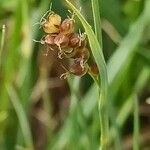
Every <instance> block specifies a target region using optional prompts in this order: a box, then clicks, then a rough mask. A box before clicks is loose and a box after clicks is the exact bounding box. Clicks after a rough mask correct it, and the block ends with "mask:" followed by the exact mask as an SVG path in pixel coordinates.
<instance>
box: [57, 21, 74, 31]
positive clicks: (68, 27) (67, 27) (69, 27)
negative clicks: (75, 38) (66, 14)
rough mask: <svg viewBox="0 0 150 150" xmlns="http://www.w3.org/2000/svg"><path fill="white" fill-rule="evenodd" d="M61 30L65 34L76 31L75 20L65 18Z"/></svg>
mask: <svg viewBox="0 0 150 150" xmlns="http://www.w3.org/2000/svg"><path fill="white" fill-rule="evenodd" d="M60 32H61V33H63V34H71V33H73V32H74V20H73V19H65V20H64V21H63V22H62V23H61V25H60Z"/></svg>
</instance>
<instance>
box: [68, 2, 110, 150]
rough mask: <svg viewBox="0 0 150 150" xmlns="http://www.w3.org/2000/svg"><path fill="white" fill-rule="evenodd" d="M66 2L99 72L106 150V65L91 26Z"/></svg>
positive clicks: (104, 145) (103, 147) (102, 124)
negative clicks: (85, 36) (77, 22)
mask: <svg viewBox="0 0 150 150" xmlns="http://www.w3.org/2000/svg"><path fill="white" fill-rule="evenodd" d="M66 2H67V3H68V5H69V6H70V7H71V8H72V10H73V11H74V12H75V13H76V15H77V16H78V18H79V20H80V21H81V23H82V25H83V27H84V28H85V32H86V34H87V37H88V40H89V44H90V47H91V51H92V54H93V56H94V58H95V61H96V63H97V66H98V69H99V72H100V79H101V83H100V81H99V87H101V90H100V99H99V112H100V123H101V149H102V150H103V149H106V147H107V146H108V112H107V111H108V110H107V109H108V108H107V87H108V82H107V70H106V64H105V60H104V56H103V53H102V49H101V47H100V44H99V42H98V40H97V38H96V36H95V34H94V32H93V30H92V28H91V26H90V25H89V24H88V22H87V21H86V20H85V19H84V17H83V16H82V15H81V14H80V12H79V11H78V10H77V9H76V8H75V7H74V6H73V5H72V4H71V3H70V2H69V1H68V0H66Z"/></svg>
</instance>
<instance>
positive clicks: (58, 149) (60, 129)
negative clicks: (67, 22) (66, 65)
mask: <svg viewBox="0 0 150 150" xmlns="http://www.w3.org/2000/svg"><path fill="white" fill-rule="evenodd" d="M51 2H52V4H53V6H52V10H54V11H56V13H58V14H60V15H61V16H62V17H63V18H64V17H66V16H67V15H68V14H69V12H68V11H67V10H68V9H71V10H73V11H74V12H75V14H76V17H75V20H76V23H77V25H78V26H80V28H81V29H83V30H85V32H86V34H87V37H88V42H89V49H90V51H91V57H92V59H94V60H95V61H96V63H97V66H98V69H99V72H100V75H99V77H98V79H95V81H96V82H95V81H91V80H90V78H91V77H89V76H88V75H86V76H84V77H82V79H81V78H80V77H74V76H71V77H70V78H68V87H69V89H68V88H65V87H63V88H64V89H61V90H64V91H67V93H68V94H66V95H65V97H66V99H69V101H70V103H69V104H68V105H69V106H68V105H67V107H66V106H65V109H64V104H62V102H59V104H58V105H59V106H58V107H57V108H54V103H56V102H55V101H54V100H56V99H54V98H53V95H54V93H55V94H56V93H59V92H58V91H57V90H50V89H49V87H48V86H50V85H49V84H50V83H51V82H50V81H49V80H51V78H49V76H50V75H49V70H50V69H49V67H51V64H52V61H53V60H52V59H51V58H49V57H48V59H46V57H42V55H43V53H44V52H45V50H42V48H43V49H45V47H42V46H41V45H40V44H39V43H34V42H33V39H40V38H41V30H40V29H39V27H38V26H33V25H34V24H35V23H36V22H38V21H39V20H40V18H41V17H42V15H43V14H44V13H45V12H46V11H47V10H48V9H49V6H50V3H51ZM0 4H1V5H0V9H1V11H0V83H1V84H0V149H2V150H13V149H26V150H27V149H30V150H31V149H33V147H34V146H35V145H36V144H37V143H36V142H37V141H36V139H39V138H40V136H41V137H42V138H41V139H42V140H40V142H41V143H40V144H41V145H42V146H43V147H42V148H41V149H47V150H51V149H52V150H62V149H66V150H70V149H71V150H91V149H93V150H97V149H99V147H101V149H102V150H103V149H110V148H108V147H107V146H108V140H109V144H110V147H111V149H113V150H120V149H123V148H124V149H125V148H126V147H125V146H126V140H125V138H124V137H126V136H128V135H131V134H132V135H133V136H132V138H129V139H128V140H129V141H131V145H130V147H128V149H129V148H131V149H132V147H133V149H134V150H138V149H144V148H145V149H146V148H147V149H149V146H147V145H148V144H147V143H146V144H147V145H146V144H145V145H144V144H143V143H142V141H141V142H139V141H140V140H141V139H140V136H141V133H142V132H143V131H144V130H143V128H142V127H143V126H145V127H147V126H148V125H147V124H144V122H142V119H143V118H142V119H141V114H140V111H139V110H140V108H141V107H142V105H143V103H144V104H145V98H147V97H146V95H149V94H150V93H149V92H150V90H149V89H150V85H149V84H148V81H149V80H150V69H149V68H150V51H149V49H150V42H149V41H150V34H149V33H150V28H149V26H150V9H149V8H150V1H149V0H145V1H142V0H139V1H134V0H125V1H119V0H107V1H105V0H101V1H98V0H91V1H90V0H77V1H73V0H70V1H69V0H66V1H64V0H57V1H56V0H51V1H50V0H43V1H42V0H41V1H34V0H24V1H23V0H16V1H14V0H11V1H4V0H0ZM68 4H69V5H68ZM80 7H81V12H80V11H79V10H80ZM91 14H92V15H91ZM103 29H104V30H103ZM113 29H115V32H114V30H113ZM116 34H117V35H119V36H120V37H121V41H120V42H119V43H114V41H117V40H116V39H113V38H115V37H117V35H116ZM112 35H113V36H112ZM112 37H113V38H112ZM41 47H42V48H41ZM104 56H105V57H106V58H107V62H105V59H104ZM43 60H44V61H43ZM43 62H44V67H43V66H42V65H41V64H42V63H43ZM45 62H46V63H45ZM47 64H48V65H47ZM89 80H90V81H89ZM83 81H84V82H83ZM52 82H54V84H52V87H53V86H56V89H57V86H59V84H61V83H57V81H56V82H55V79H54V80H52ZM60 82H61V81H60ZM57 84H58V85H57ZM90 84H91V86H89V85H90ZM97 85H98V87H97ZM82 91H84V92H82ZM53 92H54V93H53ZM60 93H61V92H60ZM69 93H70V96H69ZM56 95H57V94H56ZM143 95H144V96H143ZM143 97H144V98H143ZM39 101H40V103H39ZM61 101H64V99H63V98H62V99H61ZM65 102H66V101H65ZM66 103H67V102H66ZM66 103H65V104H66ZM34 107H36V108H38V109H35V108H34ZM66 108H67V109H66ZM55 109H56V116H57V117H56V116H55V115H54V114H53V110H55ZM66 110H67V111H66ZM32 115H33V116H34V117H35V116H36V117H35V118H36V119H37V120H38V121H39V122H40V123H41V126H42V127H41V128H44V130H41V128H38V129H36V128H33V122H34V121H35V119H33V118H34V117H33V116H32ZM108 121H109V128H108ZM34 127H35V126H34ZM37 127H39V126H38V124H37ZM132 130H133V132H132ZM38 132H39V134H38ZM147 132H148V131H147ZM44 135H45V136H44ZM108 137H109V138H108ZM100 138H101V140H99V139H100ZM45 139H46V140H45ZM36 146H37V145H36Z"/></svg>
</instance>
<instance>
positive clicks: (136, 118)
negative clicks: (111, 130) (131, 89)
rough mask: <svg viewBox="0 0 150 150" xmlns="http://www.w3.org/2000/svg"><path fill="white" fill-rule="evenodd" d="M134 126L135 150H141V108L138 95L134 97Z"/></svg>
mask: <svg viewBox="0 0 150 150" xmlns="http://www.w3.org/2000/svg"><path fill="white" fill-rule="evenodd" d="M133 114H134V124H133V126H134V127H133V128H134V129H133V130H134V131H133V150H139V149H140V148H139V142H140V140H139V106H138V99H137V95H136V94H135V95H134V112H133Z"/></svg>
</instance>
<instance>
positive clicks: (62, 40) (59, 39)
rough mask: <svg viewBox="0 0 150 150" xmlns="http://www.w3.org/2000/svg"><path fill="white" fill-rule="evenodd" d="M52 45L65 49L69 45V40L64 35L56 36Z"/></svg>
mask: <svg viewBox="0 0 150 150" xmlns="http://www.w3.org/2000/svg"><path fill="white" fill-rule="evenodd" d="M54 43H55V44H56V45H57V46H60V47H61V48H64V47H67V46H68V43H69V38H68V37H67V36H66V35H64V34H58V35H57V36H56V37H55V39H54Z"/></svg>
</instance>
